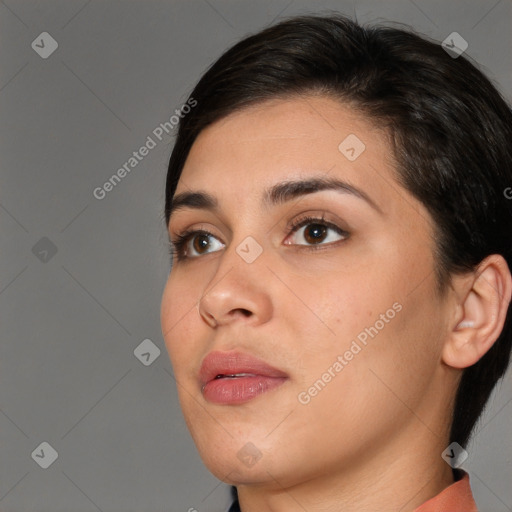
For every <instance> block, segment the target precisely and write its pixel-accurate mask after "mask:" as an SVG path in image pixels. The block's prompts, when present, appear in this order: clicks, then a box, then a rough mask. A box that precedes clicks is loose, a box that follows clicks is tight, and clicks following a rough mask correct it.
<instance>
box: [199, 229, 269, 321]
mask: <svg viewBox="0 0 512 512" xmlns="http://www.w3.org/2000/svg"><path fill="white" fill-rule="evenodd" d="M265 271H266V268H265V267H264V264H263V246H262V245H261V244H260V243H259V242H257V240H256V239H255V238H254V237H252V236H246V237H245V238H243V239H242V240H241V241H237V242H235V243H231V244H230V245H229V246H228V247H226V249H224V253H223V254H222V255H221V256H220V261H219V264H218V267H217V268H216V270H215V273H214V274H213V276H212V278H211V280H210V281H209V283H208V285H207V286H206V287H205V290H204V292H203V293H202V295H201V297H200V299H199V313H200V314H201V316H203V318H205V319H207V320H208V321H209V322H210V323H212V321H213V320H215V322H216V323H217V324H219V323H223V322H227V321H230V320H232V319H233V318H234V317H236V316H239V315H237V314H236V313H240V312H242V313H243V316H244V317H253V319H254V318H256V319H259V321H264V320H265V319H266V318H267V317H268V314H269V312H270V310H271V300H270V297H269V295H268V292H267V291H266V287H265V286H264V285H263V278H264V274H265Z"/></svg>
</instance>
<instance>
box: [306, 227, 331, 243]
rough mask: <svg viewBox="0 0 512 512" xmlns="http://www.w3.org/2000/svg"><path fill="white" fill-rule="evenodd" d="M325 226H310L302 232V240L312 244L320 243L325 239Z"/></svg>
mask: <svg viewBox="0 0 512 512" xmlns="http://www.w3.org/2000/svg"><path fill="white" fill-rule="evenodd" d="M326 232H327V226H324V225H323V224H310V225H309V227H308V228H306V230H305V232H304V235H305V236H304V238H305V239H306V240H307V241H308V242H310V243H313V244H316V243H318V242H321V241H322V240H323V239H324V238H325V234H326Z"/></svg>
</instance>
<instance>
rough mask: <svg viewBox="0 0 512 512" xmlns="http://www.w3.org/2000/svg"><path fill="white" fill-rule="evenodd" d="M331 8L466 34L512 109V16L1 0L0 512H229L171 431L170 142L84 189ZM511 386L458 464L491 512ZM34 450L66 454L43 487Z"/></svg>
mask: <svg viewBox="0 0 512 512" xmlns="http://www.w3.org/2000/svg"><path fill="white" fill-rule="evenodd" d="M325 9H336V10H339V11H341V12H345V13H348V14H354V13H355V14H356V15H357V17H358V19H359V20H360V21H364V22H366V21H386V20H394V21H398V22H404V23H407V24H409V25H411V26H412V27H414V28H415V29H416V30H418V31H420V32H422V33H424V34H426V35H428V36H430V37H433V38H435V39H437V40H439V41H442V40H443V39H444V38H445V37H446V36H447V35H448V34H450V33H451V32H453V31H456V32H459V33H460V34H461V35H462V36H463V37H464V38H465V39H466V40H467V41H468V43H469V48H468V50H467V54H469V55H470V56H471V57H473V58H474V59H475V60H476V61H478V62H479V63H480V64H481V65H482V67H483V70H484V71H485V72H486V73H488V75H489V76H490V77H491V78H492V79H493V80H495V82H496V83H497V84H498V86H499V88H500V89H501V91H502V92H503V93H504V94H505V96H506V97H507V98H508V99H509V100H510V99H511V98H512V76H511V70H512V64H511V57H510V56H511V30H510V27H511V13H512V2H511V1H510V0H502V1H495V0H493V1H472V2H460V1H458V2H455V1H452V2H445V1H441V0H439V1H420V0H416V1H415V2H413V1H408V0H404V1H391V2H378V1H357V2H343V1H339V2H327V1H317V2H301V1H298V0H295V1H293V0H291V1H290V0H283V1H270V0H269V1H258V2H248V1H240V2H235V1H224V0H223V1H221V0H194V1H180V2H178V1H173V2H163V1H159V2H157V1H102V2H100V1H97V0H92V1H91V0H88V1H87V0H85V1H84V0H60V1H44V2H43V1H15V0H3V1H1V2H0V120H1V121H0V170H1V180H0V223H1V229H0V248H1V249H0V251H1V258H0V315H1V317H0V318H1V321H0V329H1V345H0V347H1V354H0V365H1V366H0V461H1V466H0V510H2V511H3V512H11V511H24V512H29V511H38V512H42V511H52V512H59V511H67V512H69V511H73V512H74V511H77V512H78V511H83V512H88V511H97V510H100V511H104V512H107V511H124V512H128V511H138V512H143V511H187V510H189V509H190V508H191V507H194V508H195V509H196V510H197V511H199V512H202V511H217V510H225V509H226V507H227V505H228V501H229V500H228V490H227V489H228V488H227V486H226V485H225V484H223V483H220V482H219V481H218V480H216V479H215V478H214V477H213V476H212V475H210V474H209V473H208V471H207V470H206V469H205V468H204V467H203V466H202V463H201V461H200V459H199V456H198V455H197V453H196V451H195V448H194V445H193V443H192V441H191V439H190V437H189V435H188V432H187V430H186V427H185V424H184V421H183V420H182V417H181V413H180V411H179V407H178V403H177V395H176V389H175V382H174V379H173V376H172V370H171V366H170V362H169V360H168V356H167V353H166V351H165V345H164V343H163V339H162V334H161V330H160V320H159V308H160V298H161V293H162V290H163V287H164V284H165V280H166V278H167V274H168V271H169V257H168V252H167V241H166V232H165V228H164V223H163V221H162V211H163V204H164V180H165V171H166V163H167V160H168V157H169V154H170V151H171V148H172V142H173V139H172V138H171V137H170V136H167V137H166V138H165V139H164V140H163V141H161V142H159V143H158V145H157V147H155V148H154V149H152V150H151V152H150V153H149V154H148V155H147V156H146V157H145V158H144V159H143V160H142V161H141V162H140V163H139V164H138V166H137V167H135V168H133V169H132V170H131V172H130V174H128V175H127V176H126V177H125V178H124V179H123V180H122V182H121V183H119V184H118V185H117V186H116V187H115V188H114V190H112V191H111V192H110V193H108V194H107V196H106V197H105V198H104V199H103V200H98V199H96V198H95V197H94V196H93V193H92V191H93V189H94V188H95V187H99V186H102V184H103V183H104V182H105V181H106V180H107V179H109V178H110V176H112V174H114V173H115V172H116V171H117V169H118V168H119V167H121V166H122V164H123V163H124V162H126V161H127V159H128V158H129V157H130V156H131V153H132V152H133V151H136V150H138V149H139V148H140V147H141V146H142V145H143V144H144V143H145V141H146V139H147V137H148V136H149V135H151V134H152V131H153V130H154V129H155V128H156V127H157V126H158V125H159V124H160V123H162V122H165V121H167V120H168V119H169V117H170V116H171V114H172V113H173V111H174V109H175V108H179V107H180V106H181V104H182V103H183V102H184V101H185V100H186V97H187V93H188V92H190V90H191V88H192V87H193V85H194V83H195V82H196V81H197V79H198V78H199V77H200V75H201V74H202V72H203V71H204V70H205V69H206V67H207V66H208V65H209V64H210V63H211V62H212V61H213V60H214V59H215V58H216V57H218V56H219V55H220V53H221V52H222V51H223V50H225V49H226V48H227V47H228V46H229V45H231V44H233V43H234V42H235V41H237V40H239V39H240V38H241V37H243V36H245V35H247V34H248V33H250V32H254V31H257V30H259V29H260V28H262V27H263V26H265V25H267V24H269V23H271V22H272V21H275V20H278V19H279V18H282V17H287V16H290V15H292V14H298V13H305V12H321V11H323V10H325ZM42 32H48V33H50V34H51V36H52V37H53V38H54V39H55V40H56V41H57V42H58V48H57V50H56V51H55V52H54V53H53V54H52V55H50V56H49V57H48V58H46V59H43V58H41V57H40V56H39V54H38V53H36V51H34V49H33V48H32V47H31V44H32V41H34V40H36V38H38V36H39V35H40V34H41V33H42ZM44 237H46V238H47V239H49V240H50V241H51V242H49V241H48V240H46V239H44ZM41 239H43V240H42V241H41ZM36 244H38V245H36ZM52 244H53V245H54V246H55V249H56V251H57V252H56V253H55V254H53V255H52V252H51V249H52ZM34 246H35V249H34ZM44 251H47V252H46V253H45V252H44ZM147 338H149V339H150V340H152V342H153V343H154V344H155V345H156V346H157V347H159V348H160V350H161V354H160V356H159V357H158V358H157V359H156V360H154V361H153V362H152V363H151V364H149V365H148V366H145V365H144V364H142V362H141V361H140V360H139V359H137V358H136V357H135V355H134V350H135V348H136V347H137V346H138V345H139V344H140V343H141V342H142V340H144V339H147ZM152 357H154V356H152ZM511 384H512V377H511V373H510V372H509V373H508V374H507V377H506V378H505V379H504V381H503V382H502V383H501V385H500V386H499V387H498V389H497V391H496V393H495V394H494V395H493V398H492V400H491V403H490V405H489V407H488V409H487V411H486V413H485V415H484V417H483V419H482V421H481V422H480V424H479V430H478V433H477V435H476V437H475V439H474V441H473V442H472V443H471V445H470V446H469V449H468V451H469V458H468V460H467V461H466V462H465V464H464V465H463V467H464V468H465V469H467V470H468V471H469V472H470V475H471V482H472V487H473V490H474V493H475V496H476V500H477V502H478V504H479V506H480V508H481V510H482V512H487V511H488V512H502V511H506V510H512V508H511V507H512V488H511V485H510V482H511V473H512V471H511V454H512V443H511V436H510V433H509V430H508V428H509V425H510V424H511V423H512V405H511V403H510V402H511V400H512V391H511V388H512V385H511ZM42 442H47V443H49V444H50V445H51V446H52V447H53V448H54V449H55V450H56V451H57V452H58V458H57V459H56V460H55V462H54V463H53V464H52V465H51V466H50V467H48V468H47V469H43V468H41V467H40V466H39V465H38V464H37V463H36V460H37V458H35V457H32V456H31V454H32V453H33V452H34V450H36V448H38V447H39V445H40V444H41V443H42ZM39 451H40V448H39ZM48 454H49V452H48V451H47V452H46V454H45V455H44V456H45V457H48ZM41 458H42V457H41ZM40 460H41V459H40Z"/></svg>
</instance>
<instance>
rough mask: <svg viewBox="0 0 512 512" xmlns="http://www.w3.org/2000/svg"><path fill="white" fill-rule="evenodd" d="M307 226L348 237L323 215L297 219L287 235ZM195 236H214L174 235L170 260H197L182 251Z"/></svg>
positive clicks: (318, 246) (303, 247) (202, 232)
mask: <svg viewBox="0 0 512 512" xmlns="http://www.w3.org/2000/svg"><path fill="white" fill-rule="evenodd" d="M308 224H320V225H323V226H325V227H327V228H330V229H332V230H334V231H335V232H336V233H338V234H339V235H343V236H344V237H345V239H346V238H347V237H348V236H349V233H348V232H347V231H345V230H343V229H341V228H340V227H338V226H337V225H336V224H333V223H332V222H329V221H326V220H325V217H324V215H322V216H321V217H311V216H309V215H308V216H306V217H299V218H297V219H295V220H293V221H292V222H290V223H289V224H288V226H287V231H289V232H290V233H289V234H292V233H295V231H297V230H299V229H300V228H302V227H304V226H307V225H308ZM196 235H205V236H212V237H214V238H215V235H214V234H213V233H210V232H209V231H207V230H204V229H197V230H193V229H191V230H185V231H183V232H182V233H180V234H179V235H176V236H175V237H174V239H173V240H172V242H171V244H170V247H169V254H170V256H171V258H174V257H176V258H177V260H178V261H179V262H180V261H185V260H188V259H195V258H198V256H192V257H189V256H186V255H185V251H184V249H185V246H186V244H187V243H188V242H189V241H190V239H191V238H192V237H193V236H196ZM288 236H289V235H288ZM340 241H341V240H340ZM338 242H339V241H338ZM338 242H330V243H329V244H312V245H301V246H300V247H301V250H313V251H315V250H318V249H322V248H323V247H324V246H325V245H333V244H336V243H338ZM298 245H299V244H298Z"/></svg>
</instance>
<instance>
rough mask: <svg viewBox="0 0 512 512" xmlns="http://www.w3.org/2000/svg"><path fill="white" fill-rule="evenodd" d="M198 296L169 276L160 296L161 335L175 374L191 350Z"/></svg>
mask: <svg viewBox="0 0 512 512" xmlns="http://www.w3.org/2000/svg"><path fill="white" fill-rule="evenodd" d="M198 297H199V294H198V293H196V292H195V291H194V288H192V287H191V286H190V285H187V283H186V282H185V281H184V280H180V279H178V278H176V277H175V276H174V275H173V274H172V273H171V275H170V276H169V278H168V280H167V283H166V285H165V289H164V292H163V295H162V303H161V309H160V320H161V326H162V335H163V338H164V341H165V346H166V348H167V352H168V354H169V357H170V359H171V363H172V364H173V367H174V370H175V372H176V371H178V372H180V371H181V370H182V369H183V367H184V366H183V365H182V364H180V362H181V361H183V360H184V359H186V358H187V356H188V355H189V351H190V350H191V349H192V348H193V344H192V343H187V342H186V341H187V340H191V339H193V337H192V336H193V334H192V328H191V326H192V322H193V321H194V319H195V318H196V316H197V301H198Z"/></svg>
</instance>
